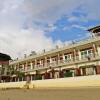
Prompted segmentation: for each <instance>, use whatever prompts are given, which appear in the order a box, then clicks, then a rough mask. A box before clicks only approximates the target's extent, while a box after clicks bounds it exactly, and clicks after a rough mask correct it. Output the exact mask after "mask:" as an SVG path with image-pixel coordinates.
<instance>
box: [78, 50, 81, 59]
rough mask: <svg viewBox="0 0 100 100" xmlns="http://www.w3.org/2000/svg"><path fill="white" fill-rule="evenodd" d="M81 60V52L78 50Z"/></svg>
mask: <svg viewBox="0 0 100 100" xmlns="http://www.w3.org/2000/svg"><path fill="white" fill-rule="evenodd" d="M78 55H79V60H81V52H80V50H78Z"/></svg>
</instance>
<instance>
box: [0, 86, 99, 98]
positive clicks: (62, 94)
mask: <svg viewBox="0 0 100 100" xmlns="http://www.w3.org/2000/svg"><path fill="white" fill-rule="evenodd" d="M99 99H100V87H95V88H94V87H93V88H92V87H84V88H60V89H10V90H0V100H99Z"/></svg>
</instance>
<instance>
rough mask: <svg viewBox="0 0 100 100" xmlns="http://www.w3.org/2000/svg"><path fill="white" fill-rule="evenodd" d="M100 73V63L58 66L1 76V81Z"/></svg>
mask: <svg viewBox="0 0 100 100" xmlns="http://www.w3.org/2000/svg"><path fill="white" fill-rule="evenodd" d="M98 74H100V65H96V64H90V65H85V64H84V65H81V66H78V65H74V66H73V67H72V66H71V67H66V66H63V67H62V66H60V67H58V68H49V69H41V70H35V71H30V72H20V73H19V75H12V76H1V77H0V82H2V83H3V82H19V81H28V82H29V81H33V80H46V79H57V78H67V77H78V76H89V75H98Z"/></svg>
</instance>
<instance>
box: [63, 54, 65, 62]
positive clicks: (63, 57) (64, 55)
mask: <svg viewBox="0 0 100 100" xmlns="http://www.w3.org/2000/svg"><path fill="white" fill-rule="evenodd" d="M63 62H65V55H64V54H63Z"/></svg>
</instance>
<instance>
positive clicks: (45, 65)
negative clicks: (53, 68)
mask: <svg viewBox="0 0 100 100" xmlns="http://www.w3.org/2000/svg"><path fill="white" fill-rule="evenodd" d="M44 62H45V64H44V67H47V57H45V61H44Z"/></svg>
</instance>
